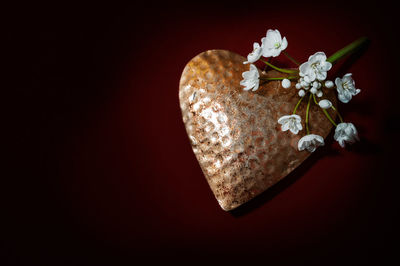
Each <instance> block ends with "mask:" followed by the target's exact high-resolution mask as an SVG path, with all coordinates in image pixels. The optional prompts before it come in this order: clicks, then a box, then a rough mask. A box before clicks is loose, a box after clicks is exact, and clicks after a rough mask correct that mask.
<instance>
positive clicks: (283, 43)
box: [261, 30, 288, 57]
mask: <svg viewBox="0 0 400 266" xmlns="http://www.w3.org/2000/svg"><path fill="white" fill-rule="evenodd" d="M261 43H262V44H261V47H262V50H263V51H262V56H264V57H271V56H272V57H276V56H278V55H280V53H281V52H282V51H283V50H285V49H286V47H287V46H288V42H287V40H286V37H283V39H282V36H281V33H280V32H279V31H278V30H268V31H267V36H266V37H264V38H262V39H261Z"/></svg>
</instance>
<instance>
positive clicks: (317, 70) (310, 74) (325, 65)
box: [299, 52, 332, 82]
mask: <svg viewBox="0 0 400 266" xmlns="http://www.w3.org/2000/svg"><path fill="white" fill-rule="evenodd" d="M331 67H332V64H331V63H330V62H327V61H326V55H325V53H324V52H317V53H315V54H313V55H312V56H310V57H309V58H308V61H307V62H305V63H303V64H301V65H300V67H299V70H300V76H302V77H304V80H306V81H307V80H309V82H312V81H314V80H316V79H317V80H325V79H326V76H327V71H329V70H330V69H331Z"/></svg>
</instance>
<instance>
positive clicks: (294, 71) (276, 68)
mask: <svg viewBox="0 0 400 266" xmlns="http://www.w3.org/2000/svg"><path fill="white" fill-rule="evenodd" d="M260 60H261V61H262V62H264V63H265V64H266V65H268V66H270V67H272V68H273V69H275V70H277V71H279V72H282V73H287V74H293V73H297V72H298V70H289V69H283V68H279V67H276V66H274V65H273V64H271V63H270V62H268V61H265V60H262V59H260Z"/></svg>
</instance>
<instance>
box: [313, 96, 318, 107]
mask: <svg viewBox="0 0 400 266" xmlns="http://www.w3.org/2000/svg"><path fill="white" fill-rule="evenodd" d="M313 99H314V103H315V104H316V105H318V106H319V104H318V103H317V99H315V94H313Z"/></svg>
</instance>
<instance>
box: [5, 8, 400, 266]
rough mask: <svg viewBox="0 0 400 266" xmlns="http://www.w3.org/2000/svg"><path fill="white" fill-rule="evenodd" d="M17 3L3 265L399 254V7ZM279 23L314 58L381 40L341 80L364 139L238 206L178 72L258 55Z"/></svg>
mask: <svg viewBox="0 0 400 266" xmlns="http://www.w3.org/2000/svg"><path fill="white" fill-rule="evenodd" d="M5 11H6V12H5V13H6V14H5V15H6V16H5V19H4V18H3V19H4V20H5V21H4V23H3V25H6V27H7V29H8V30H9V31H7V33H6V39H5V40H6V41H5V42H6V44H9V45H10V47H8V48H7V49H6V50H5V52H6V55H7V57H6V58H7V59H11V60H10V61H9V62H8V61H7V64H4V65H5V66H6V68H7V70H6V72H5V73H7V77H8V78H9V79H8V80H9V84H7V85H6V86H4V87H3V88H2V90H3V92H4V93H3V97H2V105H3V107H5V111H4V112H3V116H4V118H3V125H5V127H4V129H3V131H6V133H10V134H9V135H8V136H7V137H6V138H4V140H5V144H6V145H5V148H4V149H5V153H6V155H7V160H6V161H5V163H6V167H5V170H6V171H5V174H4V175H2V180H3V181H4V183H3V185H2V188H3V189H4V192H3V193H2V196H4V199H3V200H2V203H3V204H4V208H2V212H3V215H2V218H1V219H2V220H3V221H5V222H6V225H5V226H3V228H2V231H4V232H3V233H2V234H1V241H2V245H3V247H1V251H0V255H1V261H2V262H4V263H2V265H9V264H10V265H34V264H40V265H46V264H49V265H92V264H97V265H98V264H107V265H119V264H122V263H128V264H132V263H134V262H136V261H137V260H138V259H144V260H147V261H148V262H153V261H156V260H158V261H159V262H165V261H168V260H173V261H176V262H178V261H179V262H184V263H185V262H186V263H188V262H191V261H195V262H206V263H207V264H209V263H210V262H212V261H225V262H243V263H245V265H247V262H255V261H259V262H261V263H262V264H263V265H266V264H271V265H293V264H298V265H312V264H318V265H328V264H333V265H338V264H347V263H352V264H353V265H361V264H363V265H365V264H371V265H372V264H374V265H384V264H387V262H388V261H389V260H390V259H392V254H393V253H392V252H393V251H394V250H395V249H396V245H394V244H393V242H392V240H394V239H396V238H397V236H398V228H397V223H396V222H397V221H398V220H397V219H396V217H397V215H398V211H399V207H398V205H397V202H396V199H397V195H396V194H398V193H397V186H398V185H399V181H398V180H397V178H398V175H396V172H394V171H393V169H394V168H395V167H394V166H395V164H396V163H397V158H398V155H397V150H396V149H397V148H398V146H399V145H398V144H397V143H396V142H395V141H394V137H396V136H398V134H399V127H398V125H397V121H396V120H398V115H399V112H398V111H397V110H396V109H397V106H396V104H395V102H396V100H397V99H398V96H399V94H398V92H397V89H398V84H397V81H396V75H397V73H398V72H397V71H395V70H396V69H395V68H396V67H397V62H398V61H396V60H398V56H396V55H395V53H397V52H398V48H397V43H396V42H395V41H396V38H395V34H396V32H397V29H398V28H397V26H398V25H397V24H396V21H397V20H396V18H395V15H396V14H395V8H394V6H391V5H390V4H389V3H385V2H382V1H378V2H370V3H369V4H368V5H366V4H360V3H357V4H356V3H353V4H352V3H350V2H348V3H346V2H335V3H331V4H327V3H319V4H313V5H302V4H301V3H295V4H294V3H293V4H292V3H289V2H284V3H279V2H277V1H269V2H268V3H264V2H252V3H249V6H244V4H243V3H242V4H235V3H221V4H211V3H207V2H196V3H182V4H166V3H164V4H160V3H150V4H149V5H148V6H147V5H130V6H110V5H109V4H108V5H99V4H98V3H97V4H96V5H89V4H86V5H82V4H80V5H65V6H64V5H60V4H43V5H39V4H37V3H35V4H34V5H33V4H32V5H31V6H25V5H21V6H17V7H10V10H8V9H5ZM268 28H272V29H275V28H277V29H279V30H280V31H281V33H282V34H283V35H284V36H286V37H287V39H288V41H289V46H288V48H287V51H288V52H289V53H290V54H291V55H293V56H294V57H295V58H298V59H299V60H300V61H305V60H306V59H307V58H308V56H309V55H310V54H312V53H314V52H316V51H324V52H326V53H327V54H328V55H329V54H332V53H333V52H335V51H336V50H338V49H340V48H342V47H343V46H345V45H346V44H348V43H350V42H352V41H353V40H355V39H357V38H359V37H361V36H367V37H369V38H370V40H371V43H370V45H369V47H367V49H365V50H364V51H363V52H362V53H360V54H358V55H357V56H356V57H353V58H350V60H347V61H346V62H344V64H338V65H337V66H335V68H334V69H333V70H332V71H330V75H331V76H330V78H331V79H333V78H334V77H335V75H343V74H344V73H347V72H352V73H353V76H354V78H355V80H356V85H357V87H359V88H361V89H362V91H361V93H360V94H359V95H357V96H356V97H354V98H353V100H352V101H351V102H350V103H349V104H347V105H345V106H344V105H341V106H340V108H341V110H342V112H343V115H344V117H345V120H348V121H352V122H353V123H354V124H355V125H356V127H357V128H358V129H359V133H360V136H361V141H360V142H359V143H357V144H356V145H354V146H352V147H350V148H347V149H341V148H340V147H339V145H338V144H337V143H335V142H334V141H332V140H328V141H327V143H326V146H325V147H324V148H321V149H320V150H319V151H318V152H316V153H315V154H313V155H312V156H311V158H310V159H309V160H307V161H306V163H305V164H304V165H302V166H301V167H300V168H299V169H297V170H296V171H295V172H294V173H293V174H291V175H289V176H288V177H287V178H286V179H284V180H283V181H282V182H280V183H279V184H278V185H276V186H275V187H273V188H272V189H270V190H269V191H267V192H265V193H263V194H262V195H261V196H259V197H258V198H257V199H255V200H253V201H251V202H250V203H249V204H246V205H245V206H243V207H241V208H239V209H238V210H236V211H233V212H224V211H223V210H221V208H220V207H219V206H218V204H217V202H216V200H215V199H214V196H213V194H212V193H211V191H210V189H209V187H208V184H207V182H206V180H205V178H204V176H203V175H202V172H201V170H200V167H199V165H198V163H197V161H196V159H195V156H194V154H193V152H192V150H191V147H190V144H189V141H188V138H187V136H186V132H185V128H184V125H183V122H182V119H181V113H180V108H179V104H178V84H179V79H180V75H181V72H182V70H183V68H184V66H185V64H186V63H187V62H188V61H189V60H190V59H191V58H192V57H194V56H196V55H197V54H198V53H200V52H202V51H205V50H208V49H227V50H231V51H234V52H237V53H239V54H241V55H243V56H245V55H247V53H249V52H250V51H251V48H252V43H253V42H254V41H259V40H260V39H261V37H263V36H264V34H265V32H266V30H267V29H268ZM276 62H277V63H281V64H284V65H285V64H289V62H288V61H287V60H284V59H278V60H276ZM349 62H350V63H349ZM288 66H289V65H288ZM330 139H332V136H331V138H330Z"/></svg>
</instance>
